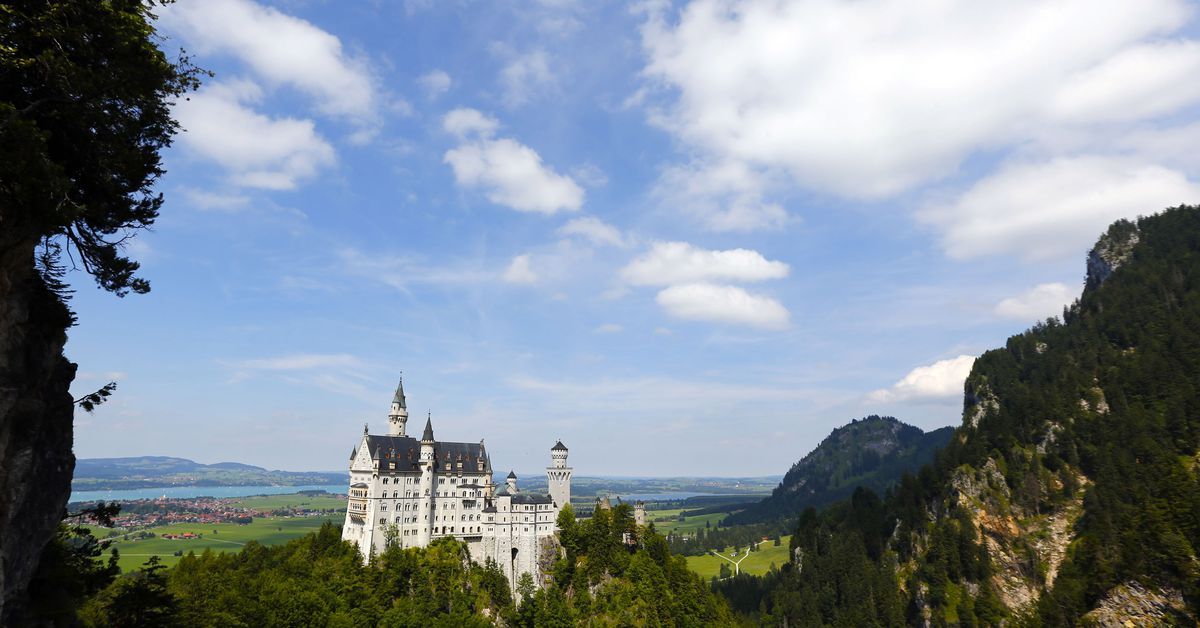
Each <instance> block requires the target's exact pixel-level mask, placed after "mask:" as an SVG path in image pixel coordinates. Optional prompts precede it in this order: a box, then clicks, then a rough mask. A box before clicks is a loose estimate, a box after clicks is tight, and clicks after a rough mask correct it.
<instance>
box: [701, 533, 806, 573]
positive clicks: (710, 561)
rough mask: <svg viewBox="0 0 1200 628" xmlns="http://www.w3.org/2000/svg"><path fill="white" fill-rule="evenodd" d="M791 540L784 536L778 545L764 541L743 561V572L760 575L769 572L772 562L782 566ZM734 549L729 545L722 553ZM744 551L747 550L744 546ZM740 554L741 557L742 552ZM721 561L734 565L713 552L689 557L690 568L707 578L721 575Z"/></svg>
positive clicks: (785, 560) (727, 552)
mask: <svg viewBox="0 0 1200 628" xmlns="http://www.w3.org/2000/svg"><path fill="white" fill-rule="evenodd" d="M790 540H791V537H790V536H785V537H782V539H781V542H780V544H779V545H778V546H776V545H775V544H774V542H772V541H766V542H765V543H762V544H761V545H759V546H758V551H757V552H750V555H749V556H747V557H746V558H745V560H743V561H742V563H741V570H742V572H743V573H748V574H754V575H756V576H759V575H762V574H765V573H767V570H768V569H770V568H771V563H774V564H775V566H776V567H782V566H783V564H784V563H786V562H787V559H788V542H789V541H790ZM732 551H733V548H732V547H727V548H725V550H724V551H723V552H722V553H723V554H724V555H726V556H729V553H730V552H732ZM742 551H743V552H744V551H746V550H745V549H744V548H743V549H742ZM738 556H739V557H740V556H741V554H739V555H738ZM734 560H737V559H734ZM721 563H725V564H726V565H729V568H730V569H732V568H733V565H732V564H730V563H729V561H726V560H724V559H721V558H718V557H716V556H713V555H712V554H708V555H707V556H688V557H687V564H688V568H689V569H691V570H692V571H694V572H696V573H698V574H700V575H701V576H704V578H705V579H708V578H711V577H713V576H717V575H720V573H721Z"/></svg>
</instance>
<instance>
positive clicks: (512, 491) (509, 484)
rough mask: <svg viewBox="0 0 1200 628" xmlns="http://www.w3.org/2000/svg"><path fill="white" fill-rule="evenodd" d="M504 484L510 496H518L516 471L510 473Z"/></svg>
mask: <svg viewBox="0 0 1200 628" xmlns="http://www.w3.org/2000/svg"><path fill="white" fill-rule="evenodd" d="M504 484H505V488H507V489H508V494H509V495H516V494H517V473H516V472H515V471H509V472H508V477H507V478H506V479H505V480H504Z"/></svg>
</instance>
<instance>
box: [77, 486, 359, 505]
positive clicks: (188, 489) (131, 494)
mask: <svg viewBox="0 0 1200 628" xmlns="http://www.w3.org/2000/svg"><path fill="white" fill-rule="evenodd" d="M300 491H326V492H329V493H345V492H346V485H345V484H306V485H303V486H165V487H159V488H132V489H125V490H120V491H72V492H71V500H70V501H72V502H94V501H99V500H104V501H132V500H135V499H156V498H159V497H163V496H166V497H178V498H188V497H248V496H250V495H286V494H289V493H298V492H300Z"/></svg>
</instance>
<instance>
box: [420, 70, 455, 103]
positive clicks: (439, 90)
mask: <svg viewBox="0 0 1200 628" xmlns="http://www.w3.org/2000/svg"><path fill="white" fill-rule="evenodd" d="M417 83H418V84H419V85H420V86H421V89H424V90H425V95H426V96H427V97H428V98H429V99H430V100H432V99H434V98H437V97H438V96H441V95H442V94H445V93H446V92H448V91H450V86H451V85H452V84H453V83H454V81H453V80H451V79H450V75H449V74H446V72H445V71H444V70H430V71H429V72H426V73H425V74H422V75H421V76H420V77H418V78H417Z"/></svg>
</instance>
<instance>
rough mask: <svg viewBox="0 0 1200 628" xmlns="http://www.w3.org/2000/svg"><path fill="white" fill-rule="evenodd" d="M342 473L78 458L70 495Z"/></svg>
mask: <svg viewBox="0 0 1200 628" xmlns="http://www.w3.org/2000/svg"><path fill="white" fill-rule="evenodd" d="M345 479H346V474H345V473H321V472H316V471H270V470H267V469H264V468H262V467H256V466H254V465H249V464H242V463H240V462H218V463H216V464H201V463H199V462H194V461H192V460H188V459H186V458H171V457H168V456H138V457H134V458H80V459H79V460H77V461H76V462H75V475H74V477H72V478H71V490H73V491H108V490H121V489H132V488H158V487H165V486H257V485H266V484H280V485H283V486H300V485H303V484H335V483H341V482H343V481H345Z"/></svg>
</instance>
